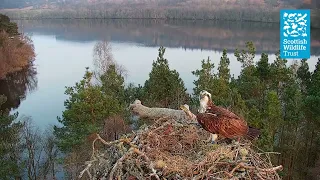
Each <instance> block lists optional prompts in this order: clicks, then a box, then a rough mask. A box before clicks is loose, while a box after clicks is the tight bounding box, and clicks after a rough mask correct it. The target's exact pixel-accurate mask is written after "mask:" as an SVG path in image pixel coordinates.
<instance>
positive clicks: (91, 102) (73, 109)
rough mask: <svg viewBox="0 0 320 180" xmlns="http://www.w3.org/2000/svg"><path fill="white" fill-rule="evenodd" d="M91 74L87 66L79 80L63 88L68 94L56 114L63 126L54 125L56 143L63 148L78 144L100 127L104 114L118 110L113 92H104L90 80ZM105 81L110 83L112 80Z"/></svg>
mask: <svg viewBox="0 0 320 180" xmlns="http://www.w3.org/2000/svg"><path fill="white" fill-rule="evenodd" d="M111 69H112V68H111ZM111 72H113V71H112V70H111ZM111 74H112V73H111ZM92 77H93V73H91V72H89V71H88V68H87V70H86V73H85V76H84V77H83V80H81V81H80V82H77V83H76V85H75V86H74V87H67V88H66V91H65V94H66V95H68V96H69V98H68V99H67V100H66V101H65V108H66V110H65V111H64V112H63V114H62V118H60V117H58V121H59V122H60V123H61V124H62V125H63V126H62V127H58V126H55V127H54V133H55V135H56V137H57V139H58V146H59V148H60V149H61V150H62V151H64V152H70V151H71V150H72V149H77V148H80V146H81V145H82V144H84V142H85V139H86V138H87V137H88V135H90V134H91V133H97V132H99V131H100V130H101V128H102V127H103V123H104V120H105V119H106V118H107V117H109V116H111V115H116V114H118V113H119V112H121V110H122V109H121V105H120V103H119V100H118V99H117V97H115V96H114V93H108V92H104V88H105V87H101V86H99V85H94V84H92V83H91V81H92ZM120 79H121V78H120ZM114 84H117V83H114ZM109 85H110V88H111V87H113V86H112V85H113V83H112V82H109Z"/></svg>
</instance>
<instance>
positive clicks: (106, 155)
mask: <svg viewBox="0 0 320 180" xmlns="http://www.w3.org/2000/svg"><path fill="white" fill-rule="evenodd" d="M208 135H209V134H208V133H207V132H206V131H204V130H203V129H202V128H198V127H197V126H195V125H193V124H187V123H185V122H177V121H175V120H174V119H166V118H161V119H159V120H157V121H156V122H155V123H154V124H153V125H151V126H144V127H142V128H140V130H139V131H137V132H135V133H133V134H128V135H126V136H125V137H123V138H121V139H119V140H116V141H112V142H106V141H104V140H103V139H102V138H101V137H100V136H99V135H98V134H97V135H96V136H97V137H96V139H95V140H94V142H93V146H92V148H93V154H92V158H91V160H90V161H88V162H86V167H85V168H84V170H83V171H82V172H81V173H80V176H79V177H80V178H81V177H83V176H84V175H85V174H86V175H87V176H88V177H89V178H90V179H110V180H112V179H131V180H133V179H260V180H262V179H270V180H272V179H280V177H279V175H278V174H277V171H278V170H282V166H277V167H274V166H273V165H272V164H271V162H270V157H269V153H264V152H262V151H260V150H259V149H257V148H254V147H253V145H252V144H251V143H250V142H247V141H245V140H241V141H240V142H236V141H233V142H232V143H230V142H229V143H226V142H221V143H219V144H211V143H207V142H205V141H204V139H206V137H208ZM97 141H100V142H102V143H103V144H104V148H102V149H103V150H101V149H100V150H98V149H97V148H95V143H96V142H97Z"/></svg>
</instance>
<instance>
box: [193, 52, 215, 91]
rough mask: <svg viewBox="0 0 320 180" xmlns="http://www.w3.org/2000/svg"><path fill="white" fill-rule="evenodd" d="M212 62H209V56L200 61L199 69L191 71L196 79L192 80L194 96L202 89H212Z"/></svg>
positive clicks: (213, 77) (213, 75) (213, 76)
mask: <svg viewBox="0 0 320 180" xmlns="http://www.w3.org/2000/svg"><path fill="white" fill-rule="evenodd" d="M213 69H214V63H211V60H210V58H209V57H208V59H207V60H206V61H205V60H204V59H203V60H202V61H201V69H200V70H198V69H197V70H195V71H192V74H193V75H195V76H196V77H197V78H198V79H197V80H195V81H194V82H193V84H194V85H195V87H194V88H193V94H194V96H198V95H199V93H200V92H201V91H202V90H206V91H210V92H211V90H212V89H213V87H212V84H213V83H214V79H215V74H214V71H213Z"/></svg>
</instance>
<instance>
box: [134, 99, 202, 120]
mask: <svg viewBox="0 0 320 180" xmlns="http://www.w3.org/2000/svg"><path fill="white" fill-rule="evenodd" d="M129 109H130V111H131V112H132V113H133V114H134V115H137V116H139V117H140V118H147V119H151V120H155V119H159V118H173V119H176V120H180V121H196V118H195V117H194V116H193V117H189V116H188V115H187V114H186V113H185V112H184V111H183V110H176V109H170V108H156V107H153V108H150V107H147V106H144V105H142V104H141V101H140V100H136V101H135V102H134V103H133V104H130V106H129Z"/></svg>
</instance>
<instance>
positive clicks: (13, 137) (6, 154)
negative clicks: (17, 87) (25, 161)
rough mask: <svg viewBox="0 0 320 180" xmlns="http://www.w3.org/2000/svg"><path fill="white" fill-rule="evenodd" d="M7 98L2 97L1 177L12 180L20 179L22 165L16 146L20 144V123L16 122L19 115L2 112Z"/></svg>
mask: <svg viewBox="0 0 320 180" xmlns="http://www.w3.org/2000/svg"><path fill="white" fill-rule="evenodd" d="M5 101H6V97H5V96H2V95H0V166H1V168H0V177H1V178H2V179H12V178H14V177H20V173H21V172H20V164H19V163H18V160H19V159H18V158H17V156H16V152H17V151H16V145H17V144H18V142H19V131H20V130H21V128H22V125H21V124H20V123H16V122H14V121H15V120H16V119H17V117H18V113H15V114H13V115H9V111H8V110H1V105H2V104H4V103H5Z"/></svg>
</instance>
